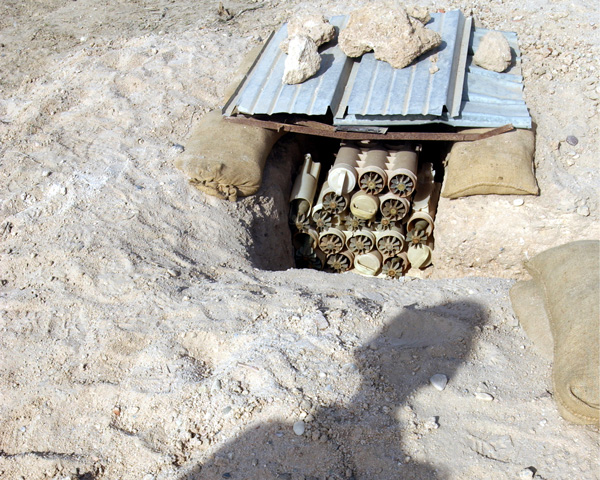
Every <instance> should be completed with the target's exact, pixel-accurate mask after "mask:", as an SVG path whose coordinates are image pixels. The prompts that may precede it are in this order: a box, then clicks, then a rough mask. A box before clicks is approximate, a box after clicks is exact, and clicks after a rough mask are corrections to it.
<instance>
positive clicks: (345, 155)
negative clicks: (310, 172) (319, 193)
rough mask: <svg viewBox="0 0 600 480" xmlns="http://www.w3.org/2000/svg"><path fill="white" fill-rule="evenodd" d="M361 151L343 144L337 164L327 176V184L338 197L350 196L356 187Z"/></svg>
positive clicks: (337, 157)
mask: <svg viewBox="0 0 600 480" xmlns="http://www.w3.org/2000/svg"><path fill="white" fill-rule="evenodd" d="M359 154H360V149H358V148H357V147H355V146H353V145H349V144H348V145H347V144H342V146H341V147H340V149H339V151H338V153H337V156H336V158H335V162H334V164H333V166H332V167H331V170H329V173H328V174H327V183H329V187H330V188H331V189H333V191H334V192H335V193H337V194H338V195H343V194H349V193H351V192H352V190H354V188H355V187H356V179H357V176H358V173H357V172H356V168H357V164H358V161H359V157H358V155H359Z"/></svg>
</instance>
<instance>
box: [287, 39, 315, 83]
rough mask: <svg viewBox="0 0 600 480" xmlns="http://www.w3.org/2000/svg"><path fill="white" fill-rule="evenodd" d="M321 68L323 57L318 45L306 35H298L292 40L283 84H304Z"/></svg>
mask: <svg viewBox="0 0 600 480" xmlns="http://www.w3.org/2000/svg"><path fill="white" fill-rule="evenodd" d="M320 66H321V57H320V55H319V52H318V51H317V44H316V43H315V42H314V41H313V40H312V39H311V38H310V37H307V36H306V35H296V36H294V37H292V38H291V39H290V44H289V49H288V57H287V58H286V60H285V70H284V72H283V83H287V84H289V85H294V84H296V83H302V82H304V81H305V80H308V79H309V78H310V77H312V76H313V75H314V74H315V73H317V72H318V71H319V67H320Z"/></svg>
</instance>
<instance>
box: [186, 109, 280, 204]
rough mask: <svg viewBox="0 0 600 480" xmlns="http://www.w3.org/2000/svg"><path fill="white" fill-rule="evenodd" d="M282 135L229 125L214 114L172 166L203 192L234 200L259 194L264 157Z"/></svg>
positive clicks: (194, 133)
mask: <svg viewBox="0 0 600 480" xmlns="http://www.w3.org/2000/svg"><path fill="white" fill-rule="evenodd" d="M282 135H283V133H280V132H276V131H274V130H267V129H264V128H260V127H253V126H249V125H242V124H239V123H232V122H228V121H226V120H225V119H224V118H223V116H222V115H221V112H219V111H216V110H215V111H212V112H210V113H208V114H206V115H205V116H204V117H202V118H201V119H200V121H199V122H198V124H197V125H196V126H195V127H194V129H193V130H192V133H191V135H190V138H189V140H188V142H187V144H186V145H185V151H184V152H183V153H182V154H181V155H180V156H179V157H178V158H177V160H176V162H175V166H176V167H177V168H179V169H180V170H181V171H182V172H184V173H185V174H186V175H187V176H188V177H189V179H190V182H191V183H192V184H193V185H194V186H195V187H197V188H198V189H200V190H202V191H203V192H205V193H207V194H209V195H214V196H217V197H221V198H226V199H229V200H236V199H237V197H246V196H248V195H253V194H254V193H256V192H257V191H258V189H259V188H260V184H261V181H262V173H263V169H264V166H265V161H266V159H267V156H268V155H269V152H270V151H271V148H272V147H273V145H274V144H275V142H276V141H277V140H278V139H279V138H280V137H281V136H282Z"/></svg>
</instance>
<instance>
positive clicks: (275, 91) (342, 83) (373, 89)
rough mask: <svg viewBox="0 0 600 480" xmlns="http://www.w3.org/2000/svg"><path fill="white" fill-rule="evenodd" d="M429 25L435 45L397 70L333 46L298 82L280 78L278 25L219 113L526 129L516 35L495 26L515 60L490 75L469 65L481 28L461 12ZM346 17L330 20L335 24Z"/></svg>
mask: <svg viewBox="0 0 600 480" xmlns="http://www.w3.org/2000/svg"><path fill="white" fill-rule="evenodd" d="M432 17H433V22H431V23H430V24H428V28H432V29H435V30H437V31H439V32H440V34H441V35H442V42H443V43H442V45H441V47H439V48H438V50H439V51H438V52H436V51H435V50H434V51H432V52H430V53H429V54H426V55H425V56H423V57H422V58H421V59H419V61H418V62H417V63H415V64H413V65H410V66H408V67H406V68H404V69H400V70H398V69H393V68H392V67H391V66H390V65H389V64H387V63H385V62H381V61H378V60H375V58H374V56H373V54H366V55H363V56H362V59H361V60H354V59H350V58H348V57H346V56H345V55H344V53H343V52H342V51H341V49H340V48H339V47H338V46H337V45H335V44H334V45H329V46H328V47H327V48H325V49H324V50H322V51H321V54H322V58H323V60H322V64H321V69H320V70H319V72H318V73H317V75H316V76H315V77H313V78H311V79H309V80H307V81H306V82H304V83H302V84H300V85H285V84H283V83H282V80H281V79H282V77H283V70H284V63H285V54H284V53H283V52H281V50H280V48H279V44H280V43H281V41H282V40H283V39H284V38H286V37H287V25H284V26H283V27H282V28H281V29H280V30H279V31H278V32H277V33H276V34H275V35H274V36H273V37H272V38H271V40H270V41H269V42H268V44H267V45H266V46H265V49H264V50H263V52H262V54H261V56H260V57H259V59H258V61H257V62H256V63H255V66H254V67H253V69H252V70H251V72H249V75H248V77H247V79H246V81H245V82H244V84H243V85H242V86H241V87H240V90H239V93H238V94H237V95H236V96H235V97H234V98H233V99H232V100H231V101H230V103H229V104H228V106H227V107H226V110H225V113H226V114H228V115H230V114H231V113H232V112H234V111H237V112H240V113H244V114H249V115H259V114H265V115H272V114H275V113H290V114H304V115H325V114H327V113H328V111H331V112H333V113H334V117H335V118H334V121H333V123H334V124H335V125H340V126H353V125H356V126H376V125H381V126H393V125H411V124H414V125H420V124H428V123H446V124H449V125H453V126H465V127H477V126H501V125H506V124H508V123H512V124H513V125H514V126H515V127H518V128H530V127H531V118H530V116H529V112H528V110H527V106H526V105H525V101H524V100H523V78H522V77H521V76H520V64H521V56H520V52H519V48H518V45H517V36H516V34H515V33H512V32H502V33H503V34H504V35H505V36H506V38H507V39H508V42H509V45H510V46H511V48H512V50H513V52H514V54H515V55H514V65H513V67H512V68H511V69H510V70H509V71H508V72H506V73H496V72H490V71H487V70H484V69H482V68H479V67H477V66H475V65H472V53H473V50H475V49H476V48H477V46H478V45H479V42H480V40H481V37H482V36H483V35H485V33H487V32H488V30H485V29H478V28H476V29H474V30H473V29H472V27H471V22H470V19H465V18H464V16H463V15H462V13H461V12H459V11H453V12H447V13H445V14H433V15H432ZM347 20H348V17H347V16H338V17H333V18H332V19H330V22H331V23H332V24H333V25H335V26H336V27H337V28H338V30H339V29H343V28H344V26H345V25H346V23H347ZM436 54H437V62H436V64H437V66H438V68H439V70H438V71H437V72H436V73H434V74H431V73H430V72H429V68H430V67H431V66H432V62H431V61H430V58H432V56H433V55H436Z"/></svg>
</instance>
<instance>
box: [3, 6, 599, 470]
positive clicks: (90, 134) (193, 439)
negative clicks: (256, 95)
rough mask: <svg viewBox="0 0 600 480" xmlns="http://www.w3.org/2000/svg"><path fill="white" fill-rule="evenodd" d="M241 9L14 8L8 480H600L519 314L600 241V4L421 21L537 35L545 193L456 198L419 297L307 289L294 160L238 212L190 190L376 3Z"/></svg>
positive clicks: (288, 158) (372, 284)
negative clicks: (300, 21) (515, 297)
mask: <svg viewBox="0 0 600 480" xmlns="http://www.w3.org/2000/svg"><path fill="white" fill-rule="evenodd" d="M223 4H224V8H225V9H227V11H228V12H229V14H225V15H223V11H222V10H221V14H219V8H218V7H219V2H217V1H198V0H194V1H191V0H179V1H174V0H172V1H171V0H170V1H167V0H156V1H150V0H132V1H127V2H123V1H119V0H75V1H73V0H23V1H13V0H4V1H3V2H2V3H1V4H0V313H1V315H0V478H3V479H9V480H13V479H26V480H37V479H53V480H67V479H71V480H75V479H85V480H105V479H106V480H109V479H110V480H118V479H120V480H129V479H140V480H166V479H173V480H192V479H209V480H210V479H221V478H231V479H250V478H252V479H271V478H272V479H275V478H277V479H288V480H300V479H303V480H315V479H319V480H334V479H335V480H338V479H345V480H350V479H356V480H358V479H361V480H362V479H376V480H387V479H407V480H409V479H417V480H418V479H449V480H450V479H456V480H459V479H461V480H462V479H477V480H484V479H489V480H502V479H507V480H509V479H524V478H537V479H545V480H565V479H577V480H592V479H598V478H600V473H599V468H598V464H599V463H598V462H599V454H600V441H599V435H598V428H597V427H591V426H578V425H572V424H569V423H568V422H566V421H565V420H563V419H562V418H561V417H560V415H559V414H558V412H557V410H556V406H555V403H554V401H553V395H552V390H553V388H552V382H551V378H550V373H551V362H550V361H549V360H547V359H545V358H544V357H543V356H541V355H540V353H539V351H538V350H536V347H535V344H534V343H532V341H531V340H530V339H528V338H527V337H526V335H525V333H524V331H523V330H522V329H521V327H520V326H519V323H518V320H517V319H516V317H515V315H514V313H513V310H512V308H511V304H510V300H509V296H508V292H509V289H510V287H511V286H512V285H513V284H514V282H515V281H516V280H518V279H522V278H527V273H526V271H525V269H524V268H523V264H522V262H523V261H524V260H525V259H527V258H529V257H531V256H533V255H535V254H537V253H539V252H541V251H543V250H545V249H547V248H549V247H552V246H556V245H560V244H563V243H566V242H569V241H573V240H580V239H598V238H600V224H599V222H598V216H599V205H598V201H599V195H598V193H599V187H600V174H599V171H598V155H599V153H600V148H599V147H600V136H599V134H598V129H599V126H600V122H599V118H600V107H599V100H600V82H599V80H598V77H599V75H598V74H599V72H600V64H599V61H598V59H599V58H600V52H599V50H600V42H599V38H598V31H599V30H598V25H599V24H600V18H599V15H598V12H599V9H598V5H597V4H595V2H587V1H583V0H573V1H569V2H567V1H556V0H554V1H553V0H550V1H548V0H524V1H517V0H493V1H492V0H490V1H479V0H464V1H461V2H459V1H450V0H440V1H437V2H416V4H418V5H422V6H426V7H427V8H429V9H431V11H436V10H438V9H446V10H450V9H461V10H462V11H463V13H465V14H467V15H473V16H474V17H475V19H476V22H477V24H478V25H481V26H484V27H486V28H491V29H497V30H507V31H514V32H517V34H518V35H519V44H520V48H521V51H522V55H523V76H524V80H523V83H524V87H525V90H524V92H525V98H526V101H527V104H528V107H529V109H530V112H531V116H532V118H533V121H534V123H535V128H536V153H535V168H536V176H537V180H538V184H539V187H540V192H541V194H540V195H539V196H537V197H536V196H526V197H516V196H495V195H491V196H479V197H467V198H462V199H458V200H447V199H442V200H441V201H440V203H439V207H438V213H437V218H436V233H435V236H436V249H435V256H436V258H435V262H434V265H433V267H430V268H428V269H426V270H424V271H422V272H417V273H416V274H415V275H411V276H406V277H404V278H401V279H399V280H392V279H386V278H368V277H362V276H359V275H356V274H353V273H347V274H341V275H340V274H338V275H336V274H330V273H325V272H317V271H312V270H300V269H295V268H294V265H293V255H292V248H291V244H290V230H289V227H288V224H287V213H288V212H287V206H288V204H287V202H288V198H289V192H290V188H291V182H292V175H293V171H294V169H295V168H296V167H297V158H298V157H300V158H301V154H302V153H303V152H302V151H300V150H301V149H302V148H303V147H302V145H300V143H299V142H298V140H297V139H295V138H294V137H293V136H291V135H287V136H284V137H283V138H282V139H281V140H280V141H279V143H278V144H277V145H276V146H275V147H274V149H273V151H272V153H271V156H270V157H269V160H268V163H267V166H266V169H265V173H264V179H263V185H262V187H261V189H260V191H259V192H258V193H257V194H256V195H254V196H252V197H248V198H244V199H240V200H238V201H237V202H229V201H226V200H220V199H217V198H215V197H210V196H207V195H205V194H204V193H202V192H200V191H198V190H196V189H195V188H193V187H192V186H190V185H189V183H188V180H187V179H186V178H185V177H184V175H183V174H182V172H180V171H179V170H177V169H176V168H175V167H174V162H175V159H176V158H177V156H178V155H180V154H181V152H182V151H183V150H184V148H185V144H186V141H187V139H188V138H189V134H190V129H191V128H192V127H193V125H194V124H195V123H196V122H197V121H198V120H199V119H200V118H201V117H202V116H203V115H204V114H205V113H206V112H208V111H210V110H214V109H217V108H221V107H222V106H223V94H224V92H225V89H226V88H227V85H228V83H229V80H230V78H231V77H232V76H233V75H234V72H235V71H236V69H237V68H238V66H239V64H240V63H241V62H242V59H243V57H244V55H245V54H246V53H247V52H249V51H250V50H251V49H252V48H254V47H255V46H256V45H258V44H260V43H261V42H262V41H263V40H264V39H265V38H267V36H268V35H269V33H270V32H271V31H273V30H274V29H277V28H279V26H280V25H281V24H282V23H283V22H285V21H286V20H287V19H288V18H290V16H291V15H293V14H294V13H295V12H297V11H299V10H300V9H301V8H306V7H309V8H310V9H312V10H314V11H316V12H318V13H322V14H323V15H326V16H330V15H336V14H345V13H349V12H350V11H351V10H352V9H354V8H357V7H359V6H361V5H363V4H364V1H359V0H347V1H342V0H339V1H338V0H322V1H314V2H300V1H297V0H290V1H279V0H265V1H224V2H223ZM568 136H572V137H575V138H576V139H577V142H573V141H572V139H570V142H567V137H568ZM573 314H574V315H577V306H576V305H574V307H573ZM434 374H443V375H445V376H446V377H447V378H448V383H447V385H446V387H445V388H444V389H443V390H441V391H440V390H438V389H436V388H434V387H433V386H432V385H431V384H430V377H432V375H434ZM299 432H300V433H301V434H298V433H299Z"/></svg>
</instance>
